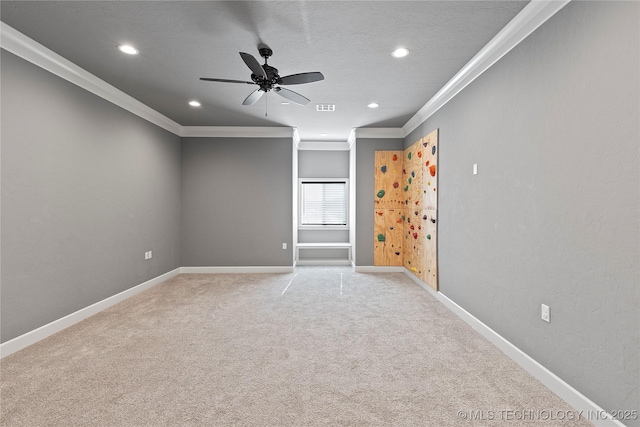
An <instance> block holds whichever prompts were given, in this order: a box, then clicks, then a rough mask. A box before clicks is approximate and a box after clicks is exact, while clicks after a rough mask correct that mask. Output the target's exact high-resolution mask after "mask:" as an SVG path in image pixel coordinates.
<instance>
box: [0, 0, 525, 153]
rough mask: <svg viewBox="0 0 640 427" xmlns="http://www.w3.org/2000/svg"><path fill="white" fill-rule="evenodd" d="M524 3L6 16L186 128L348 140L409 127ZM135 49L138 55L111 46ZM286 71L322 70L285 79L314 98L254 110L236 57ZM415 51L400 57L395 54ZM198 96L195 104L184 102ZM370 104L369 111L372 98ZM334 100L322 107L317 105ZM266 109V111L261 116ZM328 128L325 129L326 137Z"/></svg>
mask: <svg viewBox="0 0 640 427" xmlns="http://www.w3.org/2000/svg"><path fill="white" fill-rule="evenodd" d="M526 3H527V2H526V1H460V2H458V1H416V2H409V1H209V2H205V1H179V2H173V1H105V2H101V1H44V2H40V1H17V2H13V1H2V2H0V16H1V19H2V21H3V22H4V23H6V24H8V25H10V26H11V27H13V28H15V29H16V30H18V31H20V32H22V33H23V34H25V35H27V36H28V37H30V38H32V39H34V40H36V41H37V42H39V43H41V44H43V45H44V46H46V47H48V48H49V49H51V50H53V51H54V52H56V53H58V54H60V55H62V56H63V57H65V58H67V59H68V60H70V61H71V62H74V63H75V64H77V65H79V66H80V67H82V68H84V69H85V70H87V71H89V72H90V73H92V74H94V75H96V76H98V77H100V78H101V79H103V80H105V81H107V82H108V83H110V84H112V85H113V86H115V87H117V88H118V89H120V90H122V91H124V92H126V93H127V94H129V95H131V96H132V97H134V98H136V99H138V100H139V101H141V102H143V103H145V104H146V105H148V106H149V107H151V108H153V109H155V110H156V111H158V112H160V113H162V114H164V115H165V116H167V117H169V118H171V119H172V120H174V121H176V122H177V123H179V124H181V125H183V126H293V127H297V128H298V131H299V133H300V137H301V139H302V140H303V141H322V140H330V141H340V140H342V141H344V140H346V139H347V137H348V135H349V132H350V130H351V129H352V128H354V127H402V126H403V125H404V124H405V123H406V122H407V120H409V119H410V118H411V117H412V116H413V115H414V114H415V113H416V112H417V111H418V110H419V109H420V108H421V107H422V106H423V105H424V104H425V103H426V102H427V101H428V100H429V99H430V98H431V97H432V96H433V95H434V94H435V93H436V92H437V91H438V90H439V89H440V88H441V87H442V86H443V85H444V84H445V83H446V82H447V81H448V80H449V79H451V78H452V77H453V76H454V75H455V73H456V72H457V71H458V70H460V68H462V67H463V66H464V65H465V64H466V63H467V62H468V61H469V60H470V59H471V58H472V57H473V56H474V55H475V54H476V53H477V52H478V51H479V50H480V49H481V48H482V47H483V46H484V45H485V44H487V42H489V41H490V40H491V38H493V36H495V35H496V34H497V33H498V32H499V31H500V30H501V29H502V28H503V27H504V26H505V25H506V24H507V23H508V22H509V21H510V20H511V19H512V18H513V17H514V16H515V15H517V14H518V12H520V10H521V9H522V8H523V7H524V6H525V5H526ZM124 42H128V43H132V44H134V45H135V46H136V47H137V48H138V49H139V50H140V55H139V56H136V57H129V56H125V55H123V54H122V53H120V52H119V51H118V50H117V49H116V46H117V45H118V44H121V43H124ZM259 43H265V44H267V45H269V47H271V49H273V56H272V57H271V58H270V60H269V65H271V66H274V67H276V68H278V69H279V71H280V75H281V76H284V75H288V74H294V73H301V72H308V71H320V72H322V73H323V74H324V76H325V80H324V81H320V82H315V83H309V84H304V85H296V86H288V88H289V89H292V90H294V91H296V92H299V93H300V94H302V95H304V96H306V97H307V98H309V99H311V102H310V103H309V104H308V105H306V106H298V105H295V104H290V105H282V104H281V101H283V98H281V97H280V96H278V95H277V94H275V93H273V92H269V93H268V95H267V96H266V97H264V96H263V98H262V99H260V100H259V101H258V102H257V103H256V104H254V105H252V106H243V105H242V101H243V100H244V99H245V98H246V97H247V95H249V93H251V91H253V90H254V88H256V87H254V86H250V85H242V84H230V83H219V82H203V81H200V80H199V77H216V78H223V79H236V80H250V75H251V71H250V70H249V69H248V68H247V66H246V65H245V64H244V62H243V61H242V59H241V58H240V55H238V52H241V51H242V52H248V53H250V54H252V55H254V56H255V57H256V59H258V60H259V61H260V63H263V60H262V58H260V56H259V54H258V50H257V46H258V44H259ZM398 46H406V47H407V48H409V49H410V51H411V53H410V55H409V56H407V57H405V58H401V59H396V58H393V57H392V56H391V51H392V50H393V49H395V48H396V47H398ZM191 99H198V100H199V101H200V102H201V103H202V107H200V108H192V107H190V106H189V105H187V102H188V101H189V100H191ZM372 101H375V102H377V103H379V104H380V107H379V108H377V109H375V110H373V109H369V108H367V104H369V103H370V102H372ZM319 103H331V104H335V105H336V110H335V112H317V111H316V108H315V106H316V104H319ZM267 111H268V116H265V113H266V112H267ZM321 133H328V135H327V136H321V135H320V134H321Z"/></svg>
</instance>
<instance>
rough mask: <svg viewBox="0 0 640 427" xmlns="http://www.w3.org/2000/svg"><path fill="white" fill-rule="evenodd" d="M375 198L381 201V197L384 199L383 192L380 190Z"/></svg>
mask: <svg viewBox="0 0 640 427" xmlns="http://www.w3.org/2000/svg"><path fill="white" fill-rule="evenodd" d="M377 196H378V197H379V198H380V199H381V198H383V197H384V190H380V191H378V194H377Z"/></svg>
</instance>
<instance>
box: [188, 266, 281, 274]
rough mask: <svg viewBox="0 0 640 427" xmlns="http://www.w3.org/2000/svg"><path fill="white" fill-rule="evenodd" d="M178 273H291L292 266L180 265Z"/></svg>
mask: <svg viewBox="0 0 640 427" xmlns="http://www.w3.org/2000/svg"><path fill="white" fill-rule="evenodd" d="M180 273H198V274H202V273H205V274H206V273H208V274H220V273H293V266H291V267H287V266H283V267H270V266H264V267H243V266H237V267H181V268H180Z"/></svg>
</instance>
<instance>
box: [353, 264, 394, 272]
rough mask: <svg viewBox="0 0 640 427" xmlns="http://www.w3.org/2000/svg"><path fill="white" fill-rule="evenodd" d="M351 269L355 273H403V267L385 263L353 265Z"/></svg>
mask: <svg viewBox="0 0 640 427" xmlns="http://www.w3.org/2000/svg"><path fill="white" fill-rule="evenodd" d="M353 270H354V271H355V272H356V273H404V270H405V268H404V267H401V266H386V265H359V266H357V265H354V266H353Z"/></svg>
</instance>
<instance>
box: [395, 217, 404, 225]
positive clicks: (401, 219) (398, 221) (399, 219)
mask: <svg viewBox="0 0 640 427" xmlns="http://www.w3.org/2000/svg"><path fill="white" fill-rule="evenodd" d="M403 220H404V218H398V219H397V220H396V222H397V223H398V224H400V223H401V222H402V221H403Z"/></svg>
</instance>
